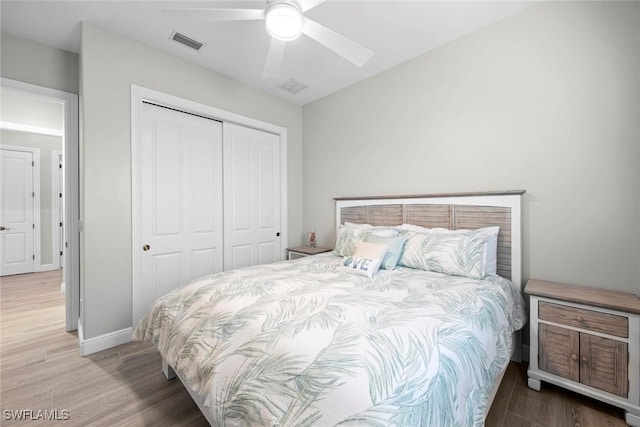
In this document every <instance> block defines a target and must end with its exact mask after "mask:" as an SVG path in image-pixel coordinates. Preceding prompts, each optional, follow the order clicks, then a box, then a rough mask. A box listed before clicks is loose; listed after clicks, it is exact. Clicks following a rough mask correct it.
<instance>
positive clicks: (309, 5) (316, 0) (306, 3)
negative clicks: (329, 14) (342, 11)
mask: <svg viewBox="0 0 640 427" xmlns="http://www.w3.org/2000/svg"><path fill="white" fill-rule="evenodd" d="M325 1H327V0H302V1H301V2H300V10H302V12H306V11H307V10H309V9H313V8H314V7H316V6H317V5H319V4H320V3H324V2H325Z"/></svg>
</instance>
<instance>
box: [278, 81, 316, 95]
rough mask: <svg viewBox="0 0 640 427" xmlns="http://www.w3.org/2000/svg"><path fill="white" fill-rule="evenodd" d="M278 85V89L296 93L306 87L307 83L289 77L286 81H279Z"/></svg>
mask: <svg viewBox="0 0 640 427" xmlns="http://www.w3.org/2000/svg"><path fill="white" fill-rule="evenodd" d="M278 87H279V88H280V89H284V90H286V91H287V92H291V93H293V94H296V93H298V92H300V91H301V90H302V89H306V88H308V87H309V85H306V84H304V83H302V82H299V81H297V80H296V79H294V78H290V79H289V80H287V81H286V82H284V83H280V84H279V85H278Z"/></svg>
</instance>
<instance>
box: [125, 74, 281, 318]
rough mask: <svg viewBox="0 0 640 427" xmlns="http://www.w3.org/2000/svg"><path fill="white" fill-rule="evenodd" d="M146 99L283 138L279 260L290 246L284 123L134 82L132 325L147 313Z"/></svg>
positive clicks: (132, 137)
mask: <svg viewBox="0 0 640 427" xmlns="http://www.w3.org/2000/svg"><path fill="white" fill-rule="evenodd" d="M143 102H149V103H152V104H157V105H160V106H163V107H167V108H172V109H175V110H179V111H182V112H185V113H188V114H195V115H198V116H202V117H205V118H209V119H213V120H218V121H221V122H223V123H224V122H228V123H235V124H238V125H241V126H246V127H250V128H254V129H258V130H262V131H265V132H269V133H273V134H275V135H278V136H279V137H280V230H281V231H280V237H281V242H283V243H282V244H281V245H280V259H282V260H284V259H286V256H285V252H286V251H285V248H287V247H288V246H289V245H288V232H287V231H288V219H287V205H288V201H287V165H288V162H287V129H286V128H284V127H282V126H277V125H273V124H271V123H267V122H263V121H260V120H256V119H252V118H249V117H245V116H242V115H240V114H236V113H232V112H229V111H225V110H221V109H219V108H215V107H212V106H209V105H205V104H201V103H198V102H195V101H190V100H188V99H184V98H180V97H177V96H173V95H169V94H166V93H163V92H158V91H156V90H153V89H148V88H145V87H142V86H137V85H131V265H132V278H131V288H132V308H131V311H132V319H133V326H134V327H135V325H136V324H137V323H138V321H139V320H140V318H141V317H142V315H143V314H144V313H141V309H140V282H141V279H140V262H141V252H140V248H141V247H142V244H143V242H142V240H141V235H140V234H141V233H140V227H139V224H140V168H139V162H140V160H139V158H140V154H139V150H140V139H141V138H140V130H141V126H140V119H141V115H142V104H143Z"/></svg>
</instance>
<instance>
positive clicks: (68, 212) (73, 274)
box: [0, 77, 82, 332]
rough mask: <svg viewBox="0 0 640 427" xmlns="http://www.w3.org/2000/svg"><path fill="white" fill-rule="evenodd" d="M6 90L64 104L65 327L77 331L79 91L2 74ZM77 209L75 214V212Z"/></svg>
mask: <svg viewBox="0 0 640 427" xmlns="http://www.w3.org/2000/svg"><path fill="white" fill-rule="evenodd" d="M0 87H2V90H5V91H10V92H14V93H20V94H25V95H31V96H36V97H39V98H41V99H43V100H46V101H49V102H58V103H60V104H62V108H63V111H64V130H63V136H62V138H63V139H62V144H63V147H64V148H63V150H64V156H63V157H64V166H63V170H64V187H65V188H64V194H65V195H66V196H67V197H65V206H64V216H65V218H64V224H65V233H64V234H65V248H66V254H65V258H64V259H65V262H64V264H65V265H64V279H63V282H64V283H66V293H65V329H66V330H67V331H68V332H70V331H75V330H77V329H78V321H80V322H82V319H81V316H82V313H81V312H80V158H79V157H80V156H79V152H80V148H79V134H78V123H79V122H78V95H76V94H75V93H70V92H64V91H61V90H57V89H51V88H47V87H43V86H37V85H34V84H30V83H24V82H20V81H17V80H11V79H7V78H4V77H2V78H0ZM72 213H73V214H72Z"/></svg>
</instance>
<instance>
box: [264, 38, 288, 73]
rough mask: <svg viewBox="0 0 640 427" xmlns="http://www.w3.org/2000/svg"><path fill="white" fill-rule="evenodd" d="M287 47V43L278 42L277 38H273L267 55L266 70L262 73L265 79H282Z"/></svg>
mask: <svg viewBox="0 0 640 427" xmlns="http://www.w3.org/2000/svg"><path fill="white" fill-rule="evenodd" d="M285 46H286V42H284V41H282V40H278V39H277V38H275V37H271V44H270V45H269V53H267V60H266V61H265V63H264V70H263V71H262V78H263V79H275V78H278V77H280V69H281V68H282V58H284V47H285Z"/></svg>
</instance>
